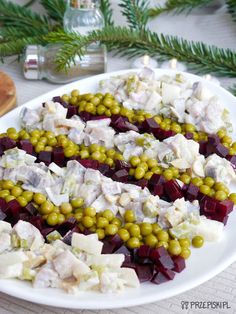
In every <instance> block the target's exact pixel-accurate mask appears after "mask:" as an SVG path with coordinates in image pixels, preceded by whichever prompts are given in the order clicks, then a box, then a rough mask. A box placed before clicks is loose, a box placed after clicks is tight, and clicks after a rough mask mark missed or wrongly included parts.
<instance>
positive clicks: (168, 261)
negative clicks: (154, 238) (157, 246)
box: [156, 254, 174, 269]
mask: <svg viewBox="0 0 236 314" xmlns="http://www.w3.org/2000/svg"><path fill="white" fill-rule="evenodd" d="M156 264H157V265H158V266H161V267H162V268H165V269H173V268H174V262H173V260H172V258H171V257H170V255H169V254H165V255H162V256H160V257H159V259H158V262H157V263H156Z"/></svg>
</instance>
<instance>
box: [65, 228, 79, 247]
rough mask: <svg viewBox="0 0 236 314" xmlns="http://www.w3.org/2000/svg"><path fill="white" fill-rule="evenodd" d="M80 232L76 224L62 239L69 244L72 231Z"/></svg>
mask: <svg viewBox="0 0 236 314" xmlns="http://www.w3.org/2000/svg"><path fill="white" fill-rule="evenodd" d="M74 232H75V233H80V229H79V227H78V226H75V227H74V228H73V229H71V230H69V231H68V232H67V233H66V234H65V235H64V237H63V239H62V241H63V242H64V243H66V244H68V245H71V239H72V235H73V233H74Z"/></svg>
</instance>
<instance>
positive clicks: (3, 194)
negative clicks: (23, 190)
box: [0, 190, 10, 198]
mask: <svg viewBox="0 0 236 314" xmlns="http://www.w3.org/2000/svg"><path fill="white" fill-rule="evenodd" d="M8 195H10V192H9V190H1V191H0V198H5V197H7V196H8Z"/></svg>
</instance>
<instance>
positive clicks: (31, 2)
mask: <svg viewBox="0 0 236 314" xmlns="http://www.w3.org/2000/svg"><path fill="white" fill-rule="evenodd" d="M35 1H36V0H29V1H28V2H27V3H26V4H25V5H24V7H26V8H28V7H30V6H31V5H32V4H34V3H35Z"/></svg>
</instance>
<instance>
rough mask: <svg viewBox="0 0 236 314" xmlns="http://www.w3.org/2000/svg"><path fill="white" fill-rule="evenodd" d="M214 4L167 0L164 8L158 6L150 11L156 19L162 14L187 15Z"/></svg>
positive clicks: (206, 1) (187, 0) (209, 0)
mask: <svg viewBox="0 0 236 314" xmlns="http://www.w3.org/2000/svg"><path fill="white" fill-rule="evenodd" d="M211 2H213V0H167V2H166V3H165V5H164V6H156V7H154V8H152V9H150V10H149V16H150V17H155V16H157V15H160V14H161V13H165V12H166V13H167V12H171V11H173V12H174V13H175V14H180V13H182V12H183V11H186V12H187V14H188V13H190V12H191V11H192V10H193V9H195V8H197V7H203V6H205V5H208V4H209V3H211Z"/></svg>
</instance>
